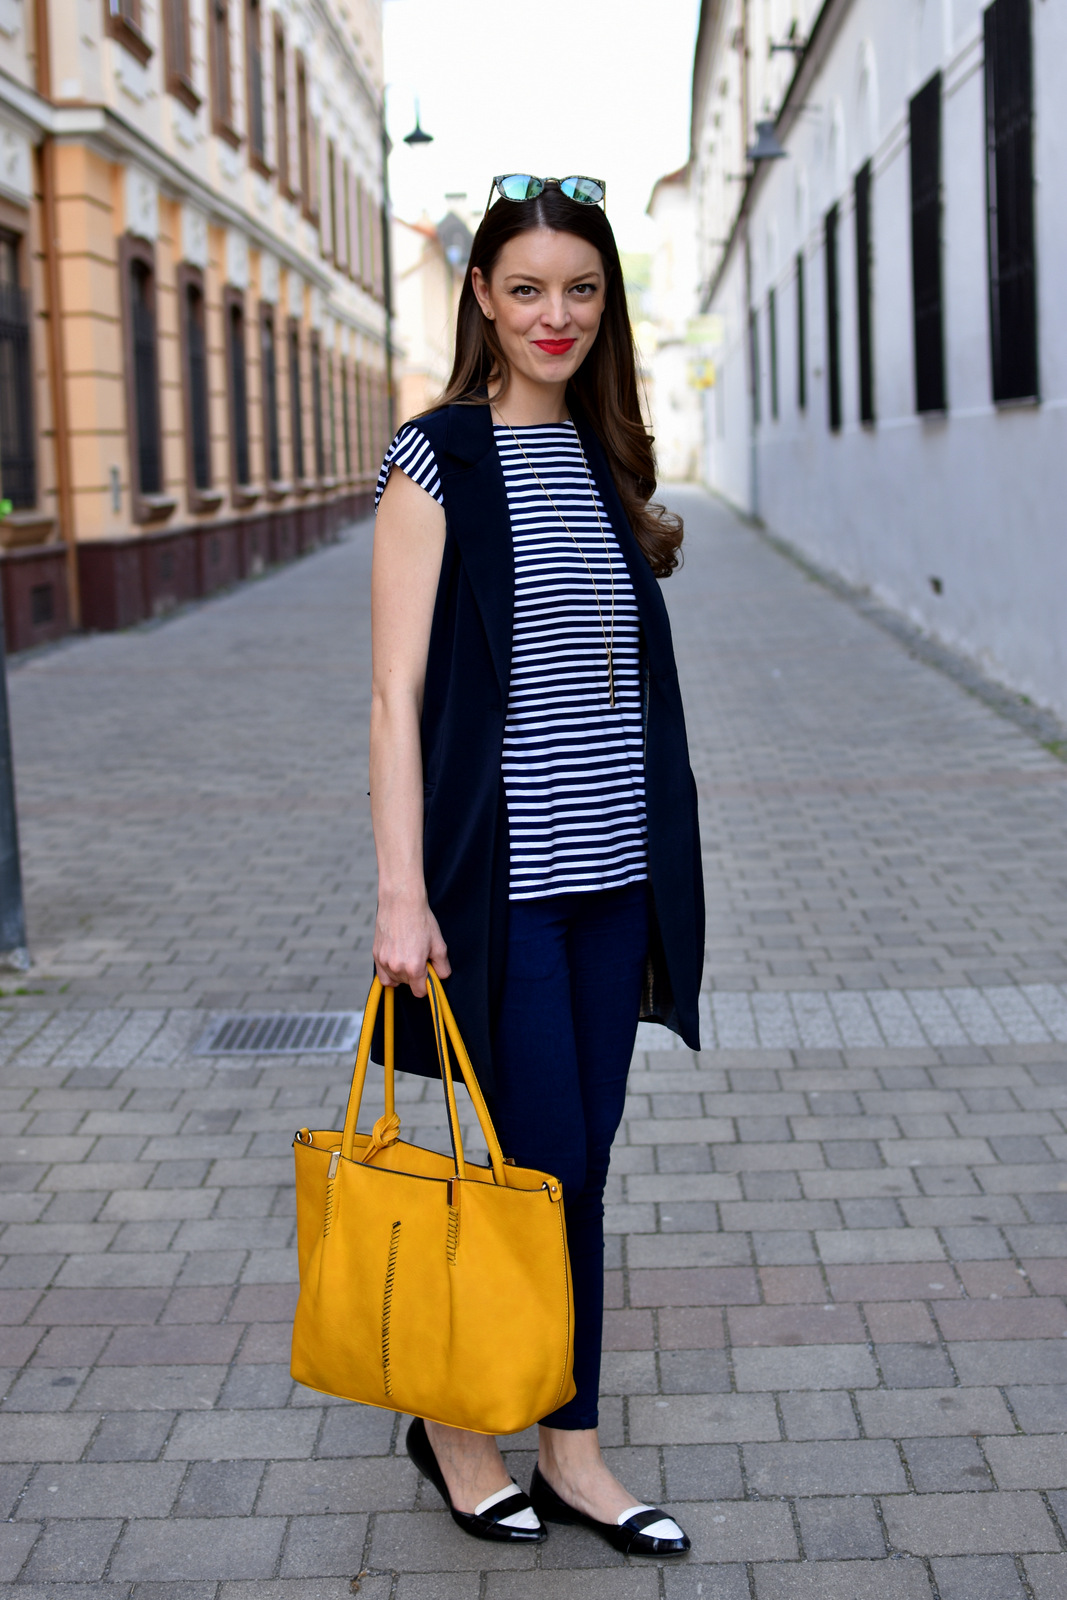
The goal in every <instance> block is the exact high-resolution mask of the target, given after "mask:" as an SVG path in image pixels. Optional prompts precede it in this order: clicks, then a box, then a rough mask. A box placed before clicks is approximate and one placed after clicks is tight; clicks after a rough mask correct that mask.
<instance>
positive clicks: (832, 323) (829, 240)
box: [825, 205, 841, 433]
mask: <svg viewBox="0 0 1067 1600" xmlns="http://www.w3.org/2000/svg"><path fill="white" fill-rule="evenodd" d="M837 222H838V211H837V206H836V205H833V206H831V207H830V209H829V211H828V212H827V213H826V229H825V245H826V393H827V406H828V413H829V421H830V430H831V432H833V433H839V432H840V431H841V328H840V308H839V304H838V294H837Z"/></svg>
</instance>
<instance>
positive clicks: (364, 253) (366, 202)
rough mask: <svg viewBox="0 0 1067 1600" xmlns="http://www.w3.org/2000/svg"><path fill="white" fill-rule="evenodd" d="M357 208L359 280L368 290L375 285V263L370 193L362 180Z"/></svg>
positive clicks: (357, 192)
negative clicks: (372, 245)
mask: <svg viewBox="0 0 1067 1600" xmlns="http://www.w3.org/2000/svg"><path fill="white" fill-rule="evenodd" d="M356 209H357V211H358V213H359V281H360V283H361V284H362V285H363V287H364V289H366V290H367V291H368V292H369V291H370V290H371V289H373V287H374V265H373V261H372V250H371V208H370V195H369V194H368V193H367V191H366V189H365V188H364V187H363V183H362V180H361V181H360V182H359V184H358V185H357V188H356Z"/></svg>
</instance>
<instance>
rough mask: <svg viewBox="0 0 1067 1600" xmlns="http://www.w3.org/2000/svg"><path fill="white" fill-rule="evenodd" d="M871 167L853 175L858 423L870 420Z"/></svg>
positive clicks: (872, 408) (865, 166)
mask: <svg viewBox="0 0 1067 1600" xmlns="http://www.w3.org/2000/svg"><path fill="white" fill-rule="evenodd" d="M871 296H872V283H871V164H870V162H869V161H866V162H864V164H863V166H862V167H861V168H860V170H859V171H858V172H857V174H856V323H857V326H856V333H857V341H858V345H859V366H860V371H859V379H860V421H861V422H873V421H874V351H873V343H872V339H873V330H872V326H871V309H872V308H871Z"/></svg>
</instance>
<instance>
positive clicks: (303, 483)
mask: <svg viewBox="0 0 1067 1600" xmlns="http://www.w3.org/2000/svg"><path fill="white" fill-rule="evenodd" d="M318 486H319V482H318V479H317V478H298V479H297V485H296V492H297V494H314V493H315V491H316V489H317V488H318Z"/></svg>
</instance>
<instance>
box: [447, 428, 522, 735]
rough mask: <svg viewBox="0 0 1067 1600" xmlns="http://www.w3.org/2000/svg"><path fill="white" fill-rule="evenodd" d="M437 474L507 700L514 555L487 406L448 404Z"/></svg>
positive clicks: (502, 476)
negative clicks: (439, 470) (445, 427)
mask: <svg viewBox="0 0 1067 1600" xmlns="http://www.w3.org/2000/svg"><path fill="white" fill-rule="evenodd" d="M441 479H442V488H443V491H444V497H445V517H446V520H447V524H448V530H449V532H450V533H451V534H452V535H453V537H454V538H455V541H456V543H457V545H458V546H459V551H460V556H461V559H462V561H463V570H464V573H465V574H466V578H467V581H468V583H469V584H470V587H471V591H472V593H473V594H474V598H475V601H476V603H477V606H478V610H479V612H480V613H481V617H482V622H483V624H484V627H485V632H486V637H487V639H488V641H489V652H490V655H491V656H492V658H493V666H494V668H495V669H496V675H497V679H498V680H499V683H500V692H501V695H502V697H503V700H504V703H505V704H506V703H507V697H508V685H509V683H510V681H511V637H512V621H513V616H514V610H515V556H514V550H513V548H512V541H511V516H510V514H509V511H508V497H507V491H506V489H505V487H504V473H503V469H502V468H501V465H500V457H499V456H498V455H497V450H496V441H495V439H494V438H493V426H492V418H491V415H490V411H489V407H488V406H481V405H473V406H471V405H453V406H449V408H448V432H447V436H446V442H445V458H444V460H443V462H442V463H441Z"/></svg>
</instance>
